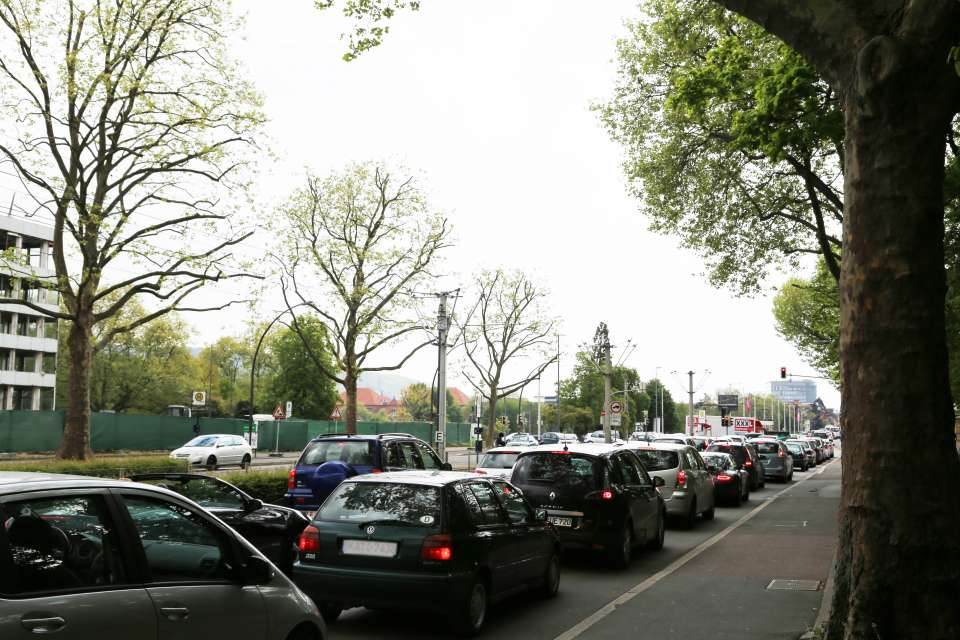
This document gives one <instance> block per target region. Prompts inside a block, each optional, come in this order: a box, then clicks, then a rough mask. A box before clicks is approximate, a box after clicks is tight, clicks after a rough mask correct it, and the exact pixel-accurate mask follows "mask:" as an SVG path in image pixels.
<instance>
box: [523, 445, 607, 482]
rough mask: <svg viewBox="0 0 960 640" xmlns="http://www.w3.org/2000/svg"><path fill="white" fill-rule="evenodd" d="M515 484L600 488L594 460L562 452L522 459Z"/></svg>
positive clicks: (539, 454) (540, 454)
mask: <svg viewBox="0 0 960 640" xmlns="http://www.w3.org/2000/svg"><path fill="white" fill-rule="evenodd" d="M513 479H514V482H523V481H528V480H529V481H533V482H549V483H553V484H571V485H572V484H582V485H586V486H588V487H596V486H599V480H600V476H599V474H598V473H597V469H596V464H595V463H594V459H593V458H591V457H588V456H583V455H579V454H576V453H566V452H562V451H556V452H549V453H537V454H533V455H527V456H522V457H520V459H519V460H517V466H516V467H515V468H514V471H513Z"/></svg>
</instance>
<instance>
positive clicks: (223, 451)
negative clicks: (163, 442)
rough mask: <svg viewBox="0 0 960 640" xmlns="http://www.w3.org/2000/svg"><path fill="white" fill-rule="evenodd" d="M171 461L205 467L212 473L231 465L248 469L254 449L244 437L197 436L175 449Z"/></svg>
mask: <svg viewBox="0 0 960 640" xmlns="http://www.w3.org/2000/svg"><path fill="white" fill-rule="evenodd" d="M170 459H171V460H182V461H184V462H186V463H187V464H189V465H203V466H205V467H206V468H207V469H209V470H210V471H213V470H214V469H216V468H217V467H223V466H226V465H231V464H236V465H240V467H242V468H244V469H246V468H247V467H249V466H250V461H251V460H253V449H251V448H250V445H249V444H248V443H247V441H246V440H244V439H243V437H242V436H234V435H229V434H224V433H212V434H210V435H206V436H197V437H196V438H194V439H193V440H191V441H190V442H188V443H186V444H185V445H183V446H182V447H180V448H179V449H174V450H173V451H171V452H170Z"/></svg>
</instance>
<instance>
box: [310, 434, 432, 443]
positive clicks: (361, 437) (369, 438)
mask: <svg viewBox="0 0 960 640" xmlns="http://www.w3.org/2000/svg"><path fill="white" fill-rule="evenodd" d="M393 438H410V439H413V440H419V439H420V438H418V437H416V436H415V435H412V434H409V433H376V434H367V433H364V434H361V433H326V434H322V435H319V436H316V437H315V438H313V439H312V440H311V441H310V442H324V441H327V440H340V439H343V440H357V441H361V442H376V441H378V440H386V439H393Z"/></svg>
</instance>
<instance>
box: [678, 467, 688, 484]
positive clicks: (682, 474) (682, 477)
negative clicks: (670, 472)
mask: <svg viewBox="0 0 960 640" xmlns="http://www.w3.org/2000/svg"><path fill="white" fill-rule="evenodd" d="M686 488H687V472H686V471H684V470H683V469H680V471H677V489H686Z"/></svg>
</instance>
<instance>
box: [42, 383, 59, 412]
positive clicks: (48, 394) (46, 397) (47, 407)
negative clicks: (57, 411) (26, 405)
mask: <svg viewBox="0 0 960 640" xmlns="http://www.w3.org/2000/svg"><path fill="white" fill-rule="evenodd" d="M55 395H56V394H55V393H54V390H53V389H52V388H50V387H45V388H43V389H40V410H41V411H53V402H54V396H55Z"/></svg>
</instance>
